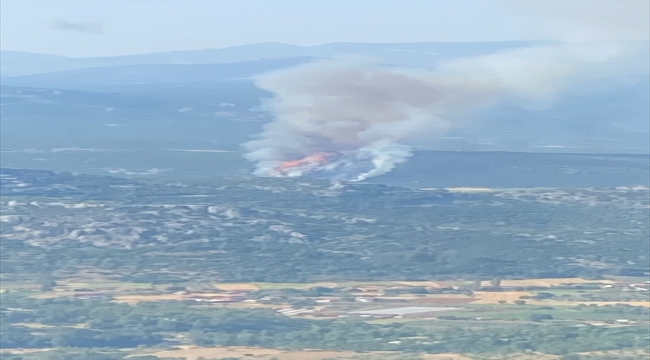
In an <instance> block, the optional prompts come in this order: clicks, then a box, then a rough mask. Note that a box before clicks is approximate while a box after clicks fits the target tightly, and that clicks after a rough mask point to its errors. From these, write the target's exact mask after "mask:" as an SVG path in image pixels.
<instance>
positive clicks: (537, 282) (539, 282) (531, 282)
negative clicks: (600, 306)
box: [481, 278, 615, 287]
mask: <svg viewBox="0 0 650 360" xmlns="http://www.w3.org/2000/svg"><path fill="white" fill-rule="evenodd" d="M588 283H591V284H593V283H598V284H613V283H615V281H613V280H585V279H581V278H561V279H523V280H502V281H501V286H544V287H551V286H558V285H573V284H588ZM481 285H482V286H490V282H489V281H483V282H481Z"/></svg>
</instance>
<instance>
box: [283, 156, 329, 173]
mask: <svg viewBox="0 0 650 360" xmlns="http://www.w3.org/2000/svg"><path fill="white" fill-rule="evenodd" d="M330 156H331V154H328V153H322V152H321V153H315V154H311V155H307V156H305V157H304V158H302V159H297V160H288V161H284V162H282V163H281V164H280V165H278V167H277V168H275V170H276V172H278V173H285V172H287V171H290V170H291V169H294V168H298V167H301V166H306V165H311V164H314V165H322V164H326V163H327V162H328V161H329V158H330Z"/></svg>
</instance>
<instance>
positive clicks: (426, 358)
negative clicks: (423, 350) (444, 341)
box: [420, 354, 472, 360]
mask: <svg viewBox="0 0 650 360" xmlns="http://www.w3.org/2000/svg"><path fill="white" fill-rule="evenodd" d="M420 358H421V359H422V360H472V358H471V357H468V356H465V355H462V354H424V355H421V356H420Z"/></svg>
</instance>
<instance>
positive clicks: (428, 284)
mask: <svg viewBox="0 0 650 360" xmlns="http://www.w3.org/2000/svg"><path fill="white" fill-rule="evenodd" d="M396 284H400V285H406V286H423V287H431V288H441V287H443V286H442V285H441V284H440V283H437V282H435V281H398V282H396Z"/></svg>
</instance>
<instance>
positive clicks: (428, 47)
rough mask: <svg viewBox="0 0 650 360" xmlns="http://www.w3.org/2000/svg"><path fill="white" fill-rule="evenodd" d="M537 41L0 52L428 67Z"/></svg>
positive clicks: (22, 60)
mask: <svg viewBox="0 0 650 360" xmlns="http://www.w3.org/2000/svg"><path fill="white" fill-rule="evenodd" d="M540 43H541V42H539V41H500V42H425V43H329V44H323V45H315V46H297V45H289V44H281V43H263V44H251V45H242V46H232V47H226V48H221V49H203V50H187V51H169V52H160V53H150V54H141V55H124V56H114V57H88V58H72V57H64V56H53V55H42V54H31V53H24V52H16V51H2V52H0V73H1V74H2V75H3V76H14V75H27V74H38V73H47V72H54V71H64V70H72V69H82V68H90V67H99V66H117V65H142V64H221V63H234V62H242V61H253V60H260V59H274V58H287V57H303V56H307V57H334V58H336V57H346V56H348V57H349V56H363V57H370V58H374V59H377V60H378V61H381V62H383V63H387V64H397V65H408V66H433V65H435V63H436V62H438V61H440V60H442V59H447V58H454V57H462V56H474V55H480V54H487V53H491V52H495V51H499V50H504V49H511V48H517V47H525V46H532V45H537V44H540Z"/></svg>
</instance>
